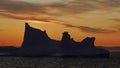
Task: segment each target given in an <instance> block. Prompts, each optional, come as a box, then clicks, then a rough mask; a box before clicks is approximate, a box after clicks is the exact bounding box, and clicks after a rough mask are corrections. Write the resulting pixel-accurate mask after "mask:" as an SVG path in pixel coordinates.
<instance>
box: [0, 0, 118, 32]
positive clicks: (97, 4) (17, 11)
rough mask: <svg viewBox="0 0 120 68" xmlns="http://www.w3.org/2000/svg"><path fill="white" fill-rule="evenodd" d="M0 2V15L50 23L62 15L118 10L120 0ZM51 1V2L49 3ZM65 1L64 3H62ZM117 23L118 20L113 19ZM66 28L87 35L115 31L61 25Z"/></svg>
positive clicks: (9, 0)
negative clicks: (86, 33)
mask: <svg viewBox="0 0 120 68" xmlns="http://www.w3.org/2000/svg"><path fill="white" fill-rule="evenodd" d="M29 1H34V0H24V1H23V0H0V15H1V16H4V17H8V18H13V19H19V20H34V21H44V22H52V21H56V23H57V24H61V23H60V22H61V21H62V20H58V19H57V17H58V18H59V17H60V16H62V15H67V14H68V15H72V14H77V13H78V14H79V13H85V12H89V11H94V10H106V11H108V10H107V9H111V10H112V9H114V8H120V0H39V1H36V2H38V3H33V2H29ZM49 1H51V2H49ZM64 1H65V3H64ZM114 20H116V21H119V19H114ZM61 25H64V26H66V27H72V28H77V29H80V30H81V31H83V32H88V33H114V32H116V31H114V30H109V29H102V28H93V27H88V26H74V25H70V24H66V23H62V24H61Z"/></svg>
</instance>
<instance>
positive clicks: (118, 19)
mask: <svg viewBox="0 0 120 68" xmlns="http://www.w3.org/2000/svg"><path fill="white" fill-rule="evenodd" d="M110 20H113V21H116V22H120V18H112V19H110Z"/></svg>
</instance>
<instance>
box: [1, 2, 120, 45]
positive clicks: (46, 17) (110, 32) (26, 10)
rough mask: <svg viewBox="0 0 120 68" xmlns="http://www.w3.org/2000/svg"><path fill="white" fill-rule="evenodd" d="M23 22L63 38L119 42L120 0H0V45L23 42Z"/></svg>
mask: <svg viewBox="0 0 120 68" xmlns="http://www.w3.org/2000/svg"><path fill="white" fill-rule="evenodd" d="M24 22H29V24H30V25H31V26H33V27H35V28H39V29H41V30H46V31H47V33H48V36H49V37H51V38H52V39H56V40H60V39H61V37H62V32H64V31H68V32H69V34H71V37H73V38H74V40H76V41H82V39H84V38H85V37H87V36H89V37H96V41H95V45H96V46H120V0H0V45H1V46H3V45H7V46H9V45H13V46H21V44H22V41H23V35H24Z"/></svg>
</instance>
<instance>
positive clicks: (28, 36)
mask: <svg viewBox="0 0 120 68" xmlns="http://www.w3.org/2000/svg"><path fill="white" fill-rule="evenodd" d="M94 41H95V37H87V38H85V39H83V40H82V41H81V42H75V41H74V40H73V38H71V37H70V35H69V33H68V32H63V37H62V39H61V41H57V40H53V39H51V38H50V37H48V35H47V33H46V31H42V30H40V29H36V28H33V27H31V26H30V25H29V24H28V23H25V32H24V40H23V43H22V46H21V48H19V49H17V50H15V51H12V52H10V55H14V56H58V57H64V56H79V57H109V51H108V50H106V49H102V48H97V47H95V46H94Z"/></svg>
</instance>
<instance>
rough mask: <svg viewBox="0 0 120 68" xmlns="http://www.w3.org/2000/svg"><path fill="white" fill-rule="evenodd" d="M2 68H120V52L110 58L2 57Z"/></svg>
mask: <svg viewBox="0 0 120 68" xmlns="http://www.w3.org/2000/svg"><path fill="white" fill-rule="evenodd" d="M0 68H120V52H112V53H111V56H110V58H80V57H64V58H62V57H11V56H0Z"/></svg>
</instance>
